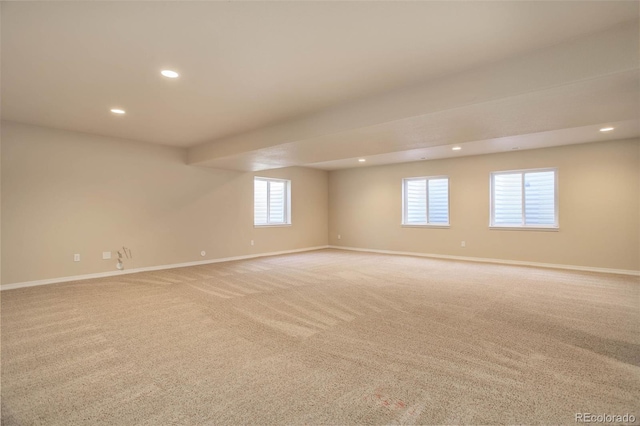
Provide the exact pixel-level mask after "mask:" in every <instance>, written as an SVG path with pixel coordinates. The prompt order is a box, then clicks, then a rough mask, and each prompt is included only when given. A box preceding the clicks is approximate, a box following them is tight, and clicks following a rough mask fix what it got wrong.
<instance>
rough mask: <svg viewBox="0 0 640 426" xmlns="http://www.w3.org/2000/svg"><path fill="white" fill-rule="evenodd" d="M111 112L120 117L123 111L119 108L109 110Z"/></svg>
mask: <svg viewBox="0 0 640 426" xmlns="http://www.w3.org/2000/svg"><path fill="white" fill-rule="evenodd" d="M111 112H112V113H114V114H120V115H122V114H124V110H123V109H120V108H111Z"/></svg>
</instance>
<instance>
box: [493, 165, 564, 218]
mask: <svg viewBox="0 0 640 426" xmlns="http://www.w3.org/2000/svg"><path fill="white" fill-rule="evenodd" d="M556 186H557V173H556V170H555V169H546V170H524V171H517V172H495V173H492V174H491V226H495V227H533V228H545V227H546V228H556V227H557V226H558V209H557V207H558V206H557V191H556Z"/></svg>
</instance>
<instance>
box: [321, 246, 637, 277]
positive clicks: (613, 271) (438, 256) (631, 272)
mask: <svg viewBox="0 0 640 426" xmlns="http://www.w3.org/2000/svg"><path fill="white" fill-rule="evenodd" d="M329 248H332V249H338V250H351V251H364V252H370V253H383V254H397V255H402V256H418V257H431V258H435V259H448V260H463V261H467V262H481V263H497V264H502V265H519V266H535V267H538V268H552V269H567V270H571V271H584V272H602V273H605V274H621V275H633V276H640V271H634V270H631V269H610V268H594V267H590V266H576V265H561V264H556V263H538V262H525V261H520V260H505V259H489V258H485V257H466V256H450V255H446V254H430V253H417V252H409V251H393V250H377V249H365V248H359V247H343V246H331V245H330V246H329Z"/></svg>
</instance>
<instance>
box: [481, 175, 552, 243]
mask: <svg viewBox="0 0 640 426" xmlns="http://www.w3.org/2000/svg"><path fill="white" fill-rule="evenodd" d="M538 172H553V173H554V182H553V210H554V212H553V213H554V224H553V225H537V224H536V225H527V224H526V221H525V218H526V209H525V204H526V198H525V190H524V188H525V186H524V185H525V182H524V180H525V179H524V175H525V174H527V173H538ZM518 173H519V174H520V175H521V176H522V179H521V188H520V190H521V195H522V222H521V223H520V224H519V225H495V224H494V222H495V192H494V183H495V179H494V177H495V176H496V175H508V174H518ZM558 181H559V175H558V168H557V167H544V168H537V169H518V170H501V171H497V172H491V173H490V174H489V229H496V230H516V231H518V230H519V231H559V230H560V219H559V210H560V209H559V207H558V204H559V203H558V200H559V197H558V186H559V185H558Z"/></svg>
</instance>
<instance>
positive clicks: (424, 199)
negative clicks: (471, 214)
mask: <svg viewBox="0 0 640 426" xmlns="http://www.w3.org/2000/svg"><path fill="white" fill-rule="evenodd" d="M402 198H403V201H402V203H403V219H402V223H403V224H404V225H448V224H449V178H446V177H434V178H407V179H403V197H402Z"/></svg>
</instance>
